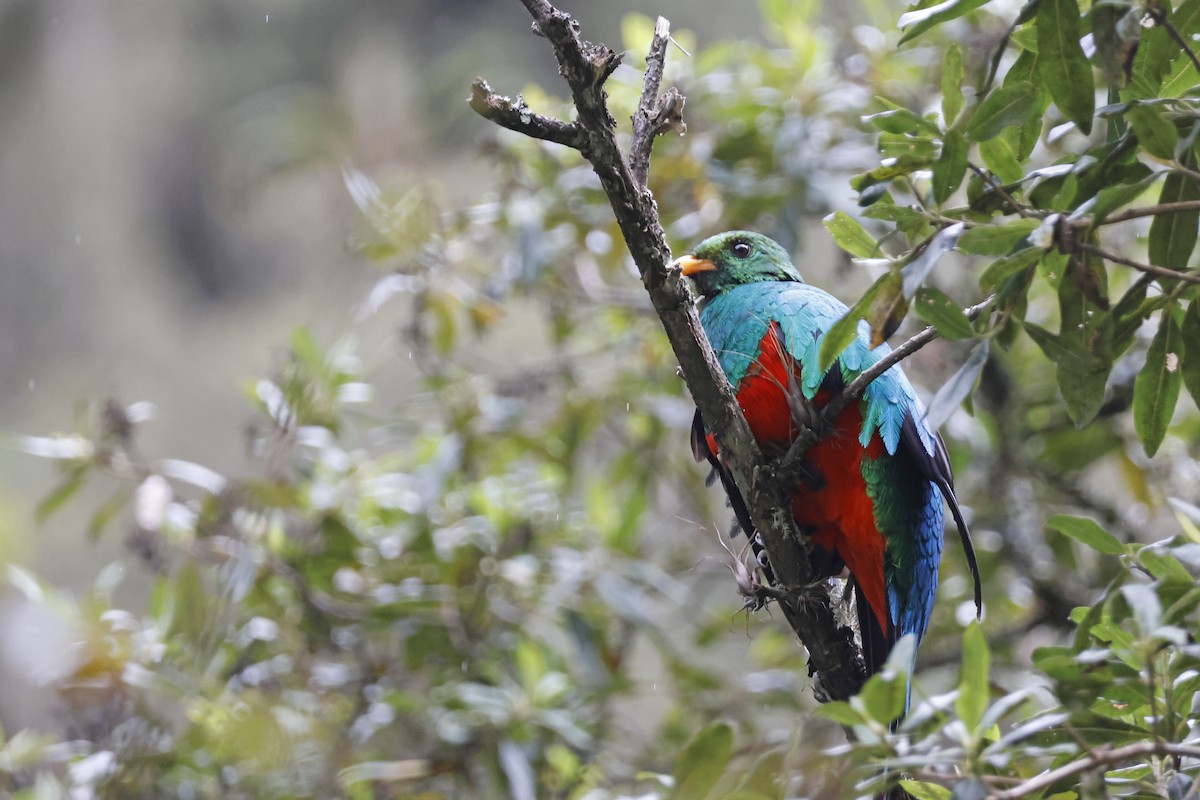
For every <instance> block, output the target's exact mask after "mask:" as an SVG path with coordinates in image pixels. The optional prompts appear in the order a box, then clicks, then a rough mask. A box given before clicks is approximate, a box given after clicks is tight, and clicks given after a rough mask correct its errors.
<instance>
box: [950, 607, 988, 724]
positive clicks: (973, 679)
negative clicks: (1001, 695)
mask: <svg viewBox="0 0 1200 800" xmlns="http://www.w3.org/2000/svg"><path fill="white" fill-rule="evenodd" d="M990 660H991V658H990V655H989V653H988V646H987V638H986V637H984V635H983V627H982V626H981V625H980V624H979V623H978V622H972V623H971V624H970V625H968V626H967V629H966V630H965V631H963V639H962V665H961V667H960V668H959V673H958V699H957V700H955V701H954V710H955V711H956V712H957V713H958V718H959V719H961V720H962V721H963V724H965V725H966V726H967V729H968V730H970V731H975V730H976V729H977V728H978V727H979V721H980V720H981V719H983V712H984V711H986V710H987V707H988V699H989V694H988V663H989V661H990Z"/></svg>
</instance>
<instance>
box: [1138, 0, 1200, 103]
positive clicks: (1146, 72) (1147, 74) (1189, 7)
mask: <svg viewBox="0 0 1200 800" xmlns="http://www.w3.org/2000/svg"><path fill="white" fill-rule="evenodd" d="M1164 7H1165V4H1164ZM1167 19H1168V20H1169V21H1170V22H1171V24H1172V25H1173V26H1174V27H1175V29H1176V30H1177V31H1178V32H1179V33H1180V35H1182V36H1183V37H1184V38H1185V39H1187V38H1188V37H1190V36H1191V35H1192V34H1193V33H1195V32H1196V26H1197V25H1198V24H1200V0H1185V2H1183V3H1182V4H1181V5H1180V6H1178V7H1177V8H1175V9H1174V10H1173V11H1171V12H1170V13H1169V15H1168V16H1167ZM1180 54H1181V50H1180V48H1179V45H1178V44H1176V43H1175V41H1174V39H1172V38H1171V35H1170V33H1168V31H1167V29H1166V27H1165V26H1162V25H1158V26H1155V27H1154V28H1151V29H1150V30H1147V31H1144V32H1143V33H1142V35H1141V41H1140V42H1139V44H1138V47H1137V54H1136V55H1135V56H1134V59H1133V75H1132V77H1131V80H1130V83H1129V86H1128V87H1127V88H1126V89H1125V90H1124V91H1123V92H1122V93H1121V96H1122V97H1123V98H1124V99H1126V100H1129V99H1139V98H1151V97H1158V96H1159V90H1160V88H1161V86H1162V83H1163V78H1164V77H1165V76H1166V75H1167V73H1168V72H1170V70H1171V63H1172V62H1173V61H1174V60H1175V59H1177V58H1179V57H1180Z"/></svg>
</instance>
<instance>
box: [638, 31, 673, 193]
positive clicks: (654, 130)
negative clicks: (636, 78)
mask: <svg viewBox="0 0 1200 800" xmlns="http://www.w3.org/2000/svg"><path fill="white" fill-rule="evenodd" d="M670 41H671V23H670V22H668V21H667V20H666V18H665V17H659V18H658V21H657V22H656V23H655V24H654V38H653V39H652V40H651V42H650V52H649V53H648V54H647V55H646V78H645V80H644V81H643V83H642V99H641V101H640V102H639V103H638V109H637V111H636V112H634V114H633V144H632V145H631V146H630V148H629V166H630V169H632V170H633V178H634V180H635V181H637V184H638V186H641V187H642V188H645V186H646V179H647V176H648V175H649V173H650V150H651V149H652V148H653V147H654V139H655V137H657V136H658V135H659V134H662V133H666V132H667V131H668V130H674V131H676V132H677V133H680V134H682V133H684V132H685V131H686V130H687V125H686V124H684V122H683V103H684V97H683V95H681V94H680V93H679V90H678V89H675V88H674V87H672V88H670V89H668V90H667V91H666V94H664V95H663V96H662V97H659V95H658V88H659V86H660V85H661V84H662V76H663V68H664V66H665V65H666V61H667V44H668V43H669V42H670Z"/></svg>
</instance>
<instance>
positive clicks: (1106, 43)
mask: <svg viewBox="0 0 1200 800" xmlns="http://www.w3.org/2000/svg"><path fill="white" fill-rule="evenodd" d="M1139 16H1141V8H1140V7H1139V8H1137V9H1136V10H1135V8H1134V7H1133V6H1132V4H1129V3H1113V2H1103V3H1094V4H1093V5H1092V35H1093V37H1094V40H1095V43H1096V55H1095V60H1096V66H1098V67H1099V68H1100V71H1101V72H1102V73H1104V79H1105V80H1106V81H1108V82H1109V83H1110V84H1112V85H1114V86H1118V87H1120V86H1124V85H1125V84H1126V82H1127V81H1128V80H1129V70H1131V69H1132V68H1133V63H1132V62H1133V55H1134V51H1135V49H1136V48H1137V43H1138V37H1139V34H1140V32H1141V25H1139V24H1138V23H1139V20H1138V17H1139Z"/></svg>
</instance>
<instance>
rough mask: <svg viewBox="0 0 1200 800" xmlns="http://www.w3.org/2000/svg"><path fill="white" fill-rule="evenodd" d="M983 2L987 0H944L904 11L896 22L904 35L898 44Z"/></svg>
mask: <svg viewBox="0 0 1200 800" xmlns="http://www.w3.org/2000/svg"><path fill="white" fill-rule="evenodd" d="M985 3H987V0H945V2H938V3H935V4H931V5H928V6H927V7H925V8H918V9H915V10H913V11H908V12H905V13H904V14H901V15H900V19H899V21H898V22H897V27H898V28H900V29H901V30H903V31H904V35H903V36H901V37H900V44H904V43H905V42H909V41H912V40H913V39H915V38H917V37H918V36H920V35H921V34H922V33H924V32H925V31H927V30H929V29H930V28H932V27H934V26H936V25H941V24H942V23H943V22H947V21H949V20H952V19H957V18H958V17H961V16H962V15H963V14H966V13H967V12H969V11H974V10H975V9H977V8H979V7H980V6H982V5H984V4H985ZM910 26H911V27H910ZM906 29H907V30H906Z"/></svg>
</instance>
